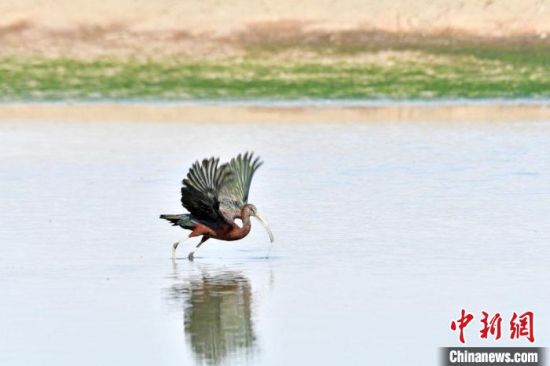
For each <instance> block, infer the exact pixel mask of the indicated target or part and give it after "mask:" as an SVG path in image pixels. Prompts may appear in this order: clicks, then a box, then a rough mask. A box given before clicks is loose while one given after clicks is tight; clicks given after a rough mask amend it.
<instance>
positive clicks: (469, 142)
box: [0, 117, 550, 365]
mask: <svg viewBox="0 0 550 366" xmlns="http://www.w3.org/2000/svg"><path fill="white" fill-rule="evenodd" d="M99 119H101V118H100V117H98V120H99ZM0 140H1V146H0V188H1V191H0V192H1V196H0V199H1V200H0V288H1V292H2V293H1V295H0V364H2V365H75V364H78V365H192V364H194V363H197V364H201V363H205V364H224V365H225V364H245V363H254V364H258V365H300V364H304V365H305V364H322V365H337V364H338V365H339V364H342V365H357V364H362V365H399V364H408V365H435V364H437V360H438V347H440V346H453V345H457V344H458V335H457V334H455V333H453V332H452V331H451V330H450V328H449V324H450V322H451V320H453V319H456V318H458V316H459V312H460V309H461V308H463V307H464V308H466V309H467V310H468V311H469V312H472V313H474V314H475V315H476V316H479V313H480V312H481V310H486V311H489V312H491V313H494V312H497V311H498V312H500V313H501V314H503V317H504V318H505V321H506V319H507V317H508V315H509V314H511V313H512V312H514V311H517V312H518V313H519V312H523V311H525V310H532V311H534V312H535V316H536V319H535V332H536V344H537V345H540V346H548V342H550V338H549V336H548V334H549V332H548V330H550V320H549V317H550V311H549V310H548V305H549V304H550V295H549V294H548V291H547V287H548V283H549V281H550V268H549V265H548V263H549V262H550V245H549V243H550V229H549V227H550V226H549V224H548V223H549V218H550V144H549V141H550V121H547V122H540V121H538V122H534V121H516V122H510V121H508V122H498V121H495V120H493V121H490V122H445V121H441V122H429V123H428V122H426V123H422V122H391V121H386V122H380V123H374V122H372V123H352V122H349V123H334V124H331V123H319V124H316V123H304V124H299V123H295V124H290V123H279V124H276V123H256V124H255V123H232V124H231V123H221V124H215V123H212V124H209V123H202V124H191V123H146V122H140V123H134V122H108V123H107V122H101V121H98V122H72V123H69V122H56V121H50V122H48V121H43V122H6V121H3V122H0ZM245 150H254V151H255V152H257V153H258V154H260V155H261V156H262V158H263V160H264V161H265V164H264V166H263V167H262V168H261V169H260V170H259V171H258V174H257V175H256V177H255V179H254V181H253V184H252V189H251V193H250V202H252V203H254V204H255V205H256V206H257V207H258V209H259V210H260V212H262V213H263V214H264V215H265V216H266V218H267V219H268V220H269V221H270V224H271V226H272V229H273V232H274V234H275V243H274V244H273V248H272V251H271V257H270V258H269V259H265V255H266V253H267V251H268V246H269V245H268V243H269V241H268V238H267V234H266V233H265V231H264V230H263V228H262V227H261V225H259V223H258V222H256V221H253V228H252V232H251V234H250V235H249V236H248V237H247V238H245V239H244V240H241V241H239V242H234V243H225V242H217V241H213V240H211V241H208V242H207V243H206V244H205V245H204V246H203V247H201V249H200V250H199V251H198V252H197V254H196V259H195V261H194V262H193V263H190V262H188V261H187V260H186V259H185V257H186V255H187V252H188V250H190V249H191V245H192V244H193V243H196V239H195V242H193V243H187V244H185V245H181V246H180V248H179V249H178V260H177V261H176V262H175V263H172V261H171V259H170V254H171V244H172V243H173V242H174V241H176V240H178V239H181V238H182V237H183V236H184V235H185V234H184V231H182V230H179V229H177V228H173V227H171V226H170V225H169V224H168V223H167V222H165V221H161V220H159V219H158V215H159V214H160V213H179V212H182V208H181V207H180V205H179V188H180V181H181V179H182V178H183V176H184V175H185V173H186V172H187V169H188V167H189V166H190V164H191V163H192V162H193V161H194V160H195V159H198V158H202V157H206V156H211V155H220V156H221V157H222V159H224V160H225V159H227V158H230V157H231V156H233V155H234V154H236V153H239V152H242V151H245ZM477 321H478V320H477V319H476V322H477ZM503 327H504V328H503V331H504V333H503V334H507V333H505V332H506V331H507V327H506V326H505V325H503ZM478 332H479V327H478V326H477V325H476V326H472V327H469V328H467V329H466V338H467V342H468V345H484V343H483V342H482V341H481V340H480V339H479V335H478ZM507 338H508V337H507V336H503V339H502V340H500V341H499V342H498V343H496V344H495V343H492V344H493V345H511V344H513V345H529V344H528V343H526V341H514V342H512V341H509V340H507Z"/></svg>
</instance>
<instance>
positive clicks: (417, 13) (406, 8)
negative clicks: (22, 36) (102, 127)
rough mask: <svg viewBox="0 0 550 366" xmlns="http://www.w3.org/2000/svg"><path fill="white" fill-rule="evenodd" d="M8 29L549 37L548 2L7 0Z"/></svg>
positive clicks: (1, 4) (3, 8)
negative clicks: (283, 27) (256, 26)
mask: <svg viewBox="0 0 550 366" xmlns="http://www.w3.org/2000/svg"><path fill="white" fill-rule="evenodd" d="M0 14H2V19H1V20H0V21H1V22H2V24H3V25H4V26H6V25H9V24H13V23H14V22H20V21H27V22H29V23H31V24H34V25H37V26H40V27H49V28H56V29H70V28H73V27H77V26H109V25H119V26H123V27H126V28H127V29H131V30H141V31H144V30H149V31H151V30H163V29H171V30H174V29H182V30H187V31H196V32H209V31H216V32H232V31H235V30H239V29H242V28H243V27H245V26H247V25H249V24H251V23H255V22H266V21H282V20H297V21H302V22H307V23H309V24H310V26H312V27H325V28H339V29H341V28H345V29H348V28H357V27H368V28H378V29H384V30H393V31H410V30H414V31H432V30H441V29H448V28H453V29H459V30H465V31H471V32H476V33H477V32H483V33H487V32H489V33H495V34H508V33H514V32H520V33H525V32H540V33H543V32H548V31H549V30H550V21H549V20H550V18H549V17H550V2H549V1H547V0H385V1H380V0H300V1H296V0H232V1H220V0H193V1H191V0H155V1H151V0H105V1H96V0H1V1H0Z"/></svg>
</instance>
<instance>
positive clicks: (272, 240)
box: [254, 213, 275, 243]
mask: <svg viewBox="0 0 550 366" xmlns="http://www.w3.org/2000/svg"><path fill="white" fill-rule="evenodd" d="M254 217H256V218H257V219H258V221H260V222H261V223H262V225H263V226H264V227H265V230H266V231H267V234H268V235H269V240H270V241H271V242H272V243H273V242H274V241H275V238H274V237H273V233H272V232H271V228H270V227H269V224H268V223H267V221H266V220H265V219H264V218H263V217H261V216H260V214H258V213H256V214H255V215H254Z"/></svg>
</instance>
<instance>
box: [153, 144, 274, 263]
mask: <svg viewBox="0 0 550 366" xmlns="http://www.w3.org/2000/svg"><path fill="white" fill-rule="evenodd" d="M219 161H220V159H219V158H213V157H212V158H210V159H204V160H203V161H202V163H199V162H198V161H196V162H195V163H194V164H193V166H192V167H191V169H189V172H188V173H187V177H186V178H185V179H184V180H183V182H182V184H183V186H182V188H181V203H182V204H183V207H184V208H186V209H187V211H189V213H184V214H179V215H160V218H161V219H165V220H168V221H170V222H171V223H172V225H174V226H180V227H182V228H184V229H187V230H191V233H190V234H189V238H192V237H195V236H201V235H202V238H201V241H200V242H199V244H197V246H196V247H195V249H194V250H193V251H192V252H190V253H189V255H188V256H187V258H188V259H189V260H193V256H194V254H195V251H196V250H197V249H198V248H199V247H200V246H201V245H202V244H203V243H204V242H205V241H207V240H208V239H210V238H213V239H218V240H228V241H229V240H239V239H242V238H244V237H245V236H246V235H248V233H249V232H250V228H251V224H250V217H251V216H253V217H256V218H257V219H258V220H259V221H260V222H261V223H262V224H263V225H264V227H265V228H266V230H267V233H268V234H269V239H270V240H271V242H273V234H272V233H271V229H270V228H269V225H268V224H267V222H266V221H265V220H264V219H262V217H261V216H260V214H259V213H258V209H257V208H256V206H254V205H253V204H250V203H248V192H249V190H250V183H251V182H252V177H253V176H254V173H255V172H256V170H257V169H258V168H259V167H260V166H261V165H262V162H261V161H260V158H258V157H257V158H254V156H253V154H252V153H245V154H244V155H241V154H239V155H238V156H237V157H235V158H233V159H231V161H230V162H229V163H225V164H222V165H219ZM236 219H240V220H241V221H242V226H239V225H237V223H236V222H235V220H236ZM179 244H180V241H178V242H176V243H174V245H173V250H172V257H173V258H174V257H175V255H176V249H177V247H178V245H179Z"/></svg>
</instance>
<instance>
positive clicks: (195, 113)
mask: <svg viewBox="0 0 550 366" xmlns="http://www.w3.org/2000/svg"><path fill="white" fill-rule="evenodd" d="M44 120H48V121H68V122H70V121H133V122H160V121H163V122H204V123H208V122H251V123H252V122H271V123H286V122H293V123H296V122H342V123H343V122H384V121H404V122H407V121H420V122H441V121H446V122H474V121H484V122H491V121H548V120H550V105H549V104H548V103H546V104H545V103H541V104H530V105H529V104H528V105H510V104H508V105H506V104H503V105H499V104H482V105H475V104H469V105H467V104H466V105H459V104H455V105H407V104H404V105H393V106H384V105H381V106H361V107H345V106H324V107H318V106H317V107H316V106H302V107H261V106H252V107H251V106H239V105H233V106H227V105H226V106H223V105H181V104H180V105H178V104H164V105H162V104H160V105H159V104H120V103H102V104H100V103H92V104H32V103H31V104H28V103H13V104H1V105H0V123H1V121H44Z"/></svg>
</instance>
